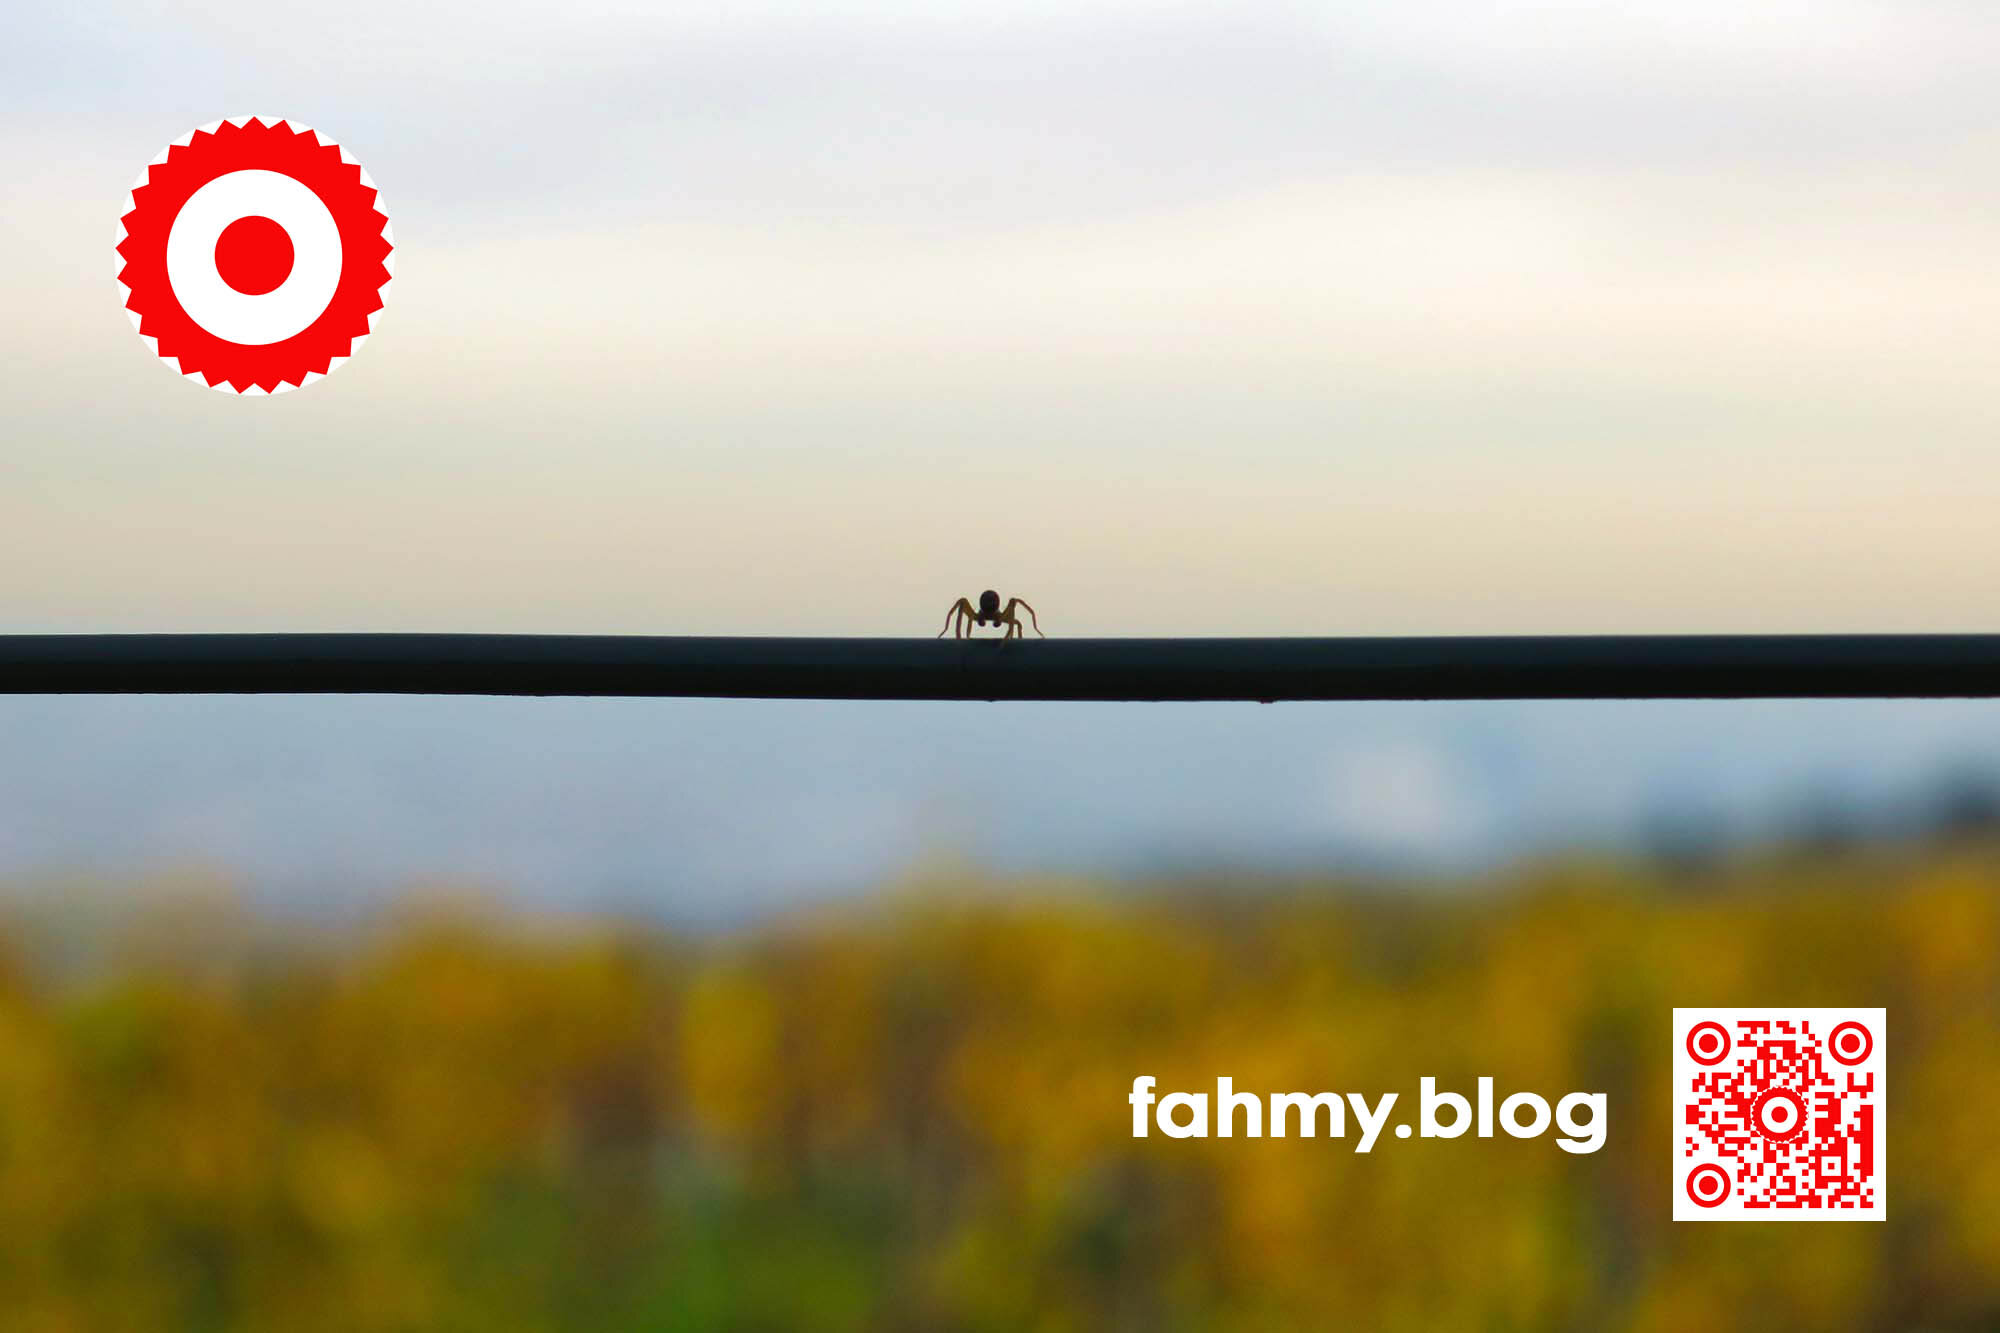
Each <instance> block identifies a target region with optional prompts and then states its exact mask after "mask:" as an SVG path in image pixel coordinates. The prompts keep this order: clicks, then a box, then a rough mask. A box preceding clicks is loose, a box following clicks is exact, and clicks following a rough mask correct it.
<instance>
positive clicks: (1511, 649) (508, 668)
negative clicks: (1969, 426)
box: [0, 634, 2000, 702]
mask: <svg viewBox="0 0 2000 1333" xmlns="http://www.w3.org/2000/svg"><path fill="white" fill-rule="evenodd" d="M0 693H5V694H274V693H275V694H495V695H626V696H706V697H717V698H760V699H985V700H1064V699H1077V700H1184V701H1219V700H1260V701H1263V702H1275V701H1280V700H1307V699H1350V700H1353V699H1612V698H1625V699H1724V698H1738V699H1741V698H1828V697H1834V698H1925V697H1992V696H1996V695H2000V635H1994V634H1860V635H1762V634H1753V635H1728V634H1724V635H1621V636H1574V637H1467V638H1272V639H1048V640H1040V639H1028V640H1006V641H1002V640H990V639H986V640H976V639H968V640H962V641H961V640H943V641H939V640H934V639H851V638H850V639H841V638H814V639H808V638H698V637H645V636H603V635H531V634H130V635H127V634H81V635H75V634H53V635H12V636H0Z"/></svg>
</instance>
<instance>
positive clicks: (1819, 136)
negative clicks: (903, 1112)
mask: <svg viewBox="0 0 2000 1333" xmlns="http://www.w3.org/2000/svg"><path fill="white" fill-rule="evenodd" d="M663 8H665V7H660V6H655V5H651V4H641V3H638V2H637V0H632V2H631V3H624V4H612V5H593V4H589V3H581V4H568V3H566V4H563V5H560V6H557V5H550V6H522V5H508V4H494V3H479V4H470V3H465V4H459V3H444V4H425V5H404V4H391V3H387V2H386V0H380V2H378V0H362V2H361V3H358V4H352V5H346V6H340V7H322V6H282V7H276V8H275V10H274V8H273V7H268V6H266V7H253V6H248V5H234V4H228V5H225V4H191V5H159V4H95V5H93V4H78V5H60V6H58V5H38V6H34V7H32V8H31V9H29V10H27V11H25V12H23V13H21V14H18V15H16V16H14V17H13V18H12V19H11V20H10V23H9V40H8V41H7V42H6V43H5V44H4V50H0V160H4V161H5V163H6V165H7V167H8V170H7V172H6V175H5V178H4V179H5V182H6V183H5V186H4V189H5V191H6V199H5V203H6V206H5V209H4V218H0V227H4V240H5V247H4V251H3V252H0V279H4V282H5V284H6V285H5V290H4V298H5V302H6V305H7V309H8V318H7V319H6V320H5V321H4V326H0V376H3V377H4V378H0V386H4V388H0V394H4V397H0V410H4V414H5V416H4V420H5V423H6V432H5V433H6V435H7V445H6V448H5V450H4V451H3V452H0V620H4V621H5V622H7V624H8V625H9V626H10V627H13V628H29V627H74V628H104V629H124V628H164V627H185V628H205V629H223V628H250V627H259V628H262V627H282V626H310V627H354V628H361V627H382V628H403V627H435V628H486V627H491V628H506V629H532V628H546V629H586V628H587V629H601V630H614V631H628V630H631V631H640V630H655V631H664V632H674V631H685V632H749V633H757V632H772V633H784V632H853V633H864V634H902V633H915V632H926V631H927V629H929V628H934V622H940V621H941V619H942V615H943V612H944V608H945V606H946V605H947V604H948V603H949V602H950V600H951V599H952V598H953V597H955V596H957V595H958V594H959V593H961V592H976V591H977V590H978V589H979V588H981V587H985V586H988V585H995V586H999V587H1000V588H1001V589H1002V591H1003V592H1008V593H1020V594H1023V595H1026V596H1028V597H1030V598H1031V599H1032V600H1034V601H1035V603H1036V605H1037V606H1038V607H1039V608H1040V609H1041V611H1042V612H1043V617H1044V623H1045V625H1046V627H1047V628H1048V629H1049V630H1050V631H1051V632H1052V633H1063V634H1084V633H1126V632H1139V631H1151V632H1162V633H1177V634H1203V633H1227V632H1268V633H1281V632H1340V631H1357V632H1374V631H1396V630H1418V629H1421V630H1435V631H1444V632H1450V631H1456V630H1480V631H1492V630H1511V629H1519V630H1554V631H1568V630H1599V629H1601V630H1614V629H1616V630H1627V629H1663V630H1664V629H1681V630H1699V629H1718V630H1720V629H1745V628H1755V627H1765V626H1768V627H1771V628H1784V629H1798V628H1827V629H1859V628H1865V627H1875V628H1884V629H1891V628H1974V627H1980V628H1983V627H1988V626H1990V625H1992V624H1993V623H1994V621H1993V608H1994V607H1995V606H1996V604H2000V574H1996V561H1995V559H1994V555H1995V544H1994V542H1993V539H1992V537H1991V532H1992V523H1991V515H1992V514H1993V513H1994V512H1995V507H1996V504H2000V452H1996V450H1995V449H1994V447H1993V445H1994V440H1995V438H1996V427H2000V401H1997V400H1996V396H1995V394H1994V393H1993V392H1992V383H1993V364H1992V358H1993V349H1994V348H1995V347H1996V346H2000V286H1996V284H1995V283H1994V281H1993V275H1994V273H1995V272H1996V271H2000V151H1996V150H2000V128H1996V127H2000V80H1996V79H1994V78H1993V77H1992V71H1993V70H1994V69H1995V68H2000V23H1996V22H1995V20H1993V18H1992V17H1991V15H1990V13H1989V12H1988V11H1986V10H1985V9H1984V8H1983V7H1982V6H1980V5H1976V4H1972V3H1909V2H1908V0H1902V2H1899V3H1896V4H1879V5H1877V4H1858V3H1845V4H1842V3H1814V4H1811V5H1807V4H1804V3H1786V4H1768V3H1757V2H1756V0H1747V2H1746V0H1732V2H1730V3H1721V2H1720V0H1716V2H1710V0H1677V2H1676V3H1665V2H1664V0H1663V2H1662V3H1657V4H1655V3H1639V4H1621V5H1616V6H1602V5H1592V4H1582V3H1578V4H1544V5H1533V6H1527V5H1514V6H1509V5H1493V4H1490V3H1487V4H1474V3H1466V4H1457V3H1452V4H1435V3H1434V4H1425V3H1398V4H1393V5H1392V4H1374V5H1321V6H1293V5H1272V4H1241V3H1235V4H1229V5H1221V4H1215V5H1165V6H1162V5H1123V4H1091V3H1083V4H1076V3H1065V4H1054V3H1049V4H1035V3H1030V4H1025V5H1024V4H1010V5H993V6H989V5H966V4H959V5H954V6H945V7H940V6H934V5H918V4H915V3H910V4H886V5H885V4H859V3H844V4H843V3H837V4H832V5H820V6H812V7H805V6H792V5H777V4H758V3H751V4H728V5H721V4H717V5H705V6H698V7H686V8H683V9H681V10H679V11H671V10H669V12H665V13H662V12H659V11H660V10H661V9H663ZM249 113H264V114H272V115H286V116H291V117H294V118H296V119H298V120H301V121H304V122H306V123H308V124H312V125H314V126H316V127H319V128H322V129H324V130H326V131H327V132H328V133H329V134H330V135H333V136H334V137H336V138H338V139H340V140H341V141H342V142H343V143H344V144H345V145H347V146H348V147H349V148H350V149H351V151H353V152H354V153H355V154H356V155H357V156H359V158H360V159H361V161H362V162H363V163H364V165H366V166H367V167H368V169H369V170H370V172H371V173H372V174H373V176H374V177H375V179H376V180H377V182H378V183H379V184H380V185H381V187H382V189H383V192H384V199H385V201H386V203H387V205H388V209H389V212H390V214H391V216H392V218H393V221H394V225H395V229H396V239H397V242H398V269H397V282H396V284H395V286H394V287H393V289H392V291H391V294H390V299H389V307H388V310H387V312H386V314H385V316H384V318H383V321H382V324H381V331H380V333H379V334H378V336H377V337H376V338H375V339H374V340H373V341H372V342H370V343H369V345H368V346H367V347H365V348H364V349H363V351H362V353H361V355H360V356H359V357H357V358H356V359H355V360H354V361H353V362H352V363H351V364H349V365H348V366H346V367H345V368H343V369H342V370H341V371H340V372H339V373H338V374H337V375H336V376H334V377H333V378H332V379H331V380H329V381H328V382H326V383H324V384H320V385H316V386H314V387H313V388H312V389H311V391H309V392H302V393H297V394H292V395H287V396H286V397H284V398H283V399H280V400H276V401H270V402H257V401H250V402H244V401H236V400H234V399H232V398H231V397H229V396H225V395H221V394H215V393H209V392H196V391H195V386H193V385H190V384H185V383H181V382H178V381H176V380H175V379H174V378H173V377H172V376H171V374H170V373H169V372H168V371H167V370H166V368H165V367H164V366H163V365H161V364H159V363H158V362H156V361H154V360H153V359H151V358H150V357H149V356H148V354H147V353H146V351H145V349H144V347H143V345H142V344H141V343H139V341H138V339H136V338H135V337H134V336H133V334H132V331H131V329H130V327H129V325H128V324H127V323H126V321H125V320H124V318H123V317H122V315H121V314H120V313H119V311H118V309H117V296H116V289H115V287H114V286H113V285H112V284H111V282H110V280H109V277H110V273H111V270H112V267H113V265H112V260H111V257H110V247H111V243H112V240H113V238H114V237H115V235H116V220H117V214H118V212H119V210H120V209H121V208H122V205H123V192H124V190H125V188H126V187H127V186H128V185H129V183H130V182H131V180H132V177H133V176H134V175H135V174H136V173H137V172H138V171H139V170H140V169H141V168H142V167H143V165H144V164H145V162H146V161H147V160H148V159H149V158H150V157H152V156H153V155H154V154H155V153H157V152H158V151H159V150H160V148H161V147H163V146H164V145H165V144H166V143H167V142H168V141H169V140H171V139H173V138H176V137H178V136H180V135H182V134H185V133H186V132H187V131H188V130H189V129H191V128H193V127H194V126H195V125H197V124H201V123H204V122H207V121H210V120H213V119H216V118H218V117H220V116H225V115H234V114H249Z"/></svg>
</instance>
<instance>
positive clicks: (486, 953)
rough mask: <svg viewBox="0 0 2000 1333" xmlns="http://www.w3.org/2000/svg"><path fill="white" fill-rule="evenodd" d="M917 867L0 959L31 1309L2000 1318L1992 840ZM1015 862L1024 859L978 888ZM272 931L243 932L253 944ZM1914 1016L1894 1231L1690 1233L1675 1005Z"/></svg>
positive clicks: (1432, 1321) (378, 1326)
mask: <svg viewBox="0 0 2000 1333" xmlns="http://www.w3.org/2000/svg"><path fill="white" fill-rule="evenodd" d="M963 887H964V886H959V887H958V889H957V890H954V889H952V888H951V887H950V886H941V885H940V886H932V888H931V889H930V890H929V891H925V892H908V893H902V894H899V895H896V896H894V897H893V898H886V899H883V900H879V901H876V902H873V903H871V904H868V905H866V906H864V907H860V908H855V909H852V910H848V911H844V912H841V913H837V914H833V915H827V916H821V917H815V918H811V919H805V920H793V921H784V922H777V923H772V924H770V925H767V926H764V927H761V928H758V929H756V930H753V931H750V932H747V933H745V934H742V935H739V936H730V937H723V938H704V939H699V940H696V939H676V938H672V937H668V936H664V935H661V934H658V933H657V932H650V931H644V930H640V929H637V928H631V927H627V928H623V929H621V928H618V927H615V926H613V925H609V924H606V925H601V926H594V927H593V926H588V925H581V926H580V925H576V924H574V923H571V924H567V925H563V926H560V927H550V926H547V925H544V926H540V927H533V928H530V927H528V926H525V925H523V924H521V923H518V922H509V921H506V920H503V919H498V918H495V917H481V916H479V915H478V914H476V913H473V914H465V915H462V916H459V917H444V918H437V917H432V918H427V919H422V920H414V921H404V922H401V923H397V924H390V925H387V926H383V927H381V928H379V929H377V930H374V931H371V932H369V933H367V934H365V935H355V936H351V937H346V938H343V939H340V940H337V941H328V940H305V941H298V940H293V941H287V940H286V939H285V938H284V936H283V935H282V934H279V935H277V936H259V935H258V933H257V932H256V931H255V930H254V929H253V928H252V925H251V924H247V923H246V922H245V921H243V920H241V919H238V918H237V917H235V916H234V915H233V914H231V913H228V912H215V911H209V912H205V913H181V914H174V913H165V914H159V913H155V914H151V915H140V916H139V917H137V918H135V919H134V920H133V921H132V922H130V923H129V924H128V925H127V926H126V927H125V928H124V929H122V930H121V931H120V932H119V939H120V942H121V943H120V952H119V953H118V954H117V955H116V956H115V958H114V960H113V961H111V962H109V963H104V964H100V965H95V966H92V967H88V968H81V969H77V968H64V969H51V968H49V967H47V966H45V965H43V963H44V956H43V952H42V949H41V942H42V941H43V940H44V939H45V935H39V934H37V932H36V931H35V930H34V929H31V928H30V927H29V926H28V925H25V924H21V925H17V927H16V928H13V929H11V930H10V933H9V937H10V938H11V939H12V940H13V941H14V946H15V947H14V948H13V950H12V953H11V955H10V960H9V961H8V962H7V963H6V964H5V965H4V966H0V1311H3V1312H4V1314H0V1326H4V1328H6V1329H7V1330H10V1331H17V1333H76V1331H81V1330H99V1329H104V1330H153V1329H173V1330H183V1329H184V1330H217V1331H220V1330H231V1331H234V1330H280V1329H281V1330H287V1333H321V1331H324V1333H365V1331H369V1330H406V1329H407V1330H415V1329H426V1330H431V1329H438V1330H464V1331H465V1333H475V1331H476V1333H508V1331H510V1330H519V1331H521V1333H530V1331H532V1333H558V1331H560V1330H571V1329H577V1330H582V1329H590V1330H602V1329H633V1330H640V1329H644V1330H678V1329H742V1330H752V1329H805V1328H810V1329H835V1330H841V1329H855V1330H860V1329H871V1330H872V1329H885V1330H902V1329H907V1330H989V1329H990V1330H1001V1329H1007V1330H1013V1329H1038V1330H1049V1331H1050V1333H1056V1331H1063V1333H1070V1331H1074V1333H1095V1331H1099V1330H1124V1329H1130V1330H1146V1331H1147V1333H1163V1331H1171V1330H1179V1329H1210V1328H1227V1329H1253V1330H1254V1329H1296V1328H1334V1327H1362V1328H1370V1329H1389V1330H1393V1329H1438V1328H1451V1329H1458V1328H1465V1329H1513V1328H1523V1329H1525V1328H1578V1329H1613V1328H1617V1329H1643V1330H1661V1331H1663V1333H1664V1331H1666V1330H1689V1329H1714V1330H1724V1329H1764V1328H1776V1327H1783V1328H1799V1329H1816V1328H1825V1329H1889V1328H1912V1329H1915V1328H1931V1329H1947V1328H1966V1329H1971V1328H1993V1327H1996V1326H2000V1154H1996V1153H1995V1151H1994V1146H1995V1135H1996V1113H2000V968H1996V964H2000V862H1996V861H1994V860H1993V859H1992V858H1990V857H1986V856H1982V855H1980V854H1978V853H1977V852H1976V850H1975V851H1966V850H1964V849H1962V848H1961V849H1958V850H1954V851H1949V852H1942V851H1941V852H1934V853H1916V852H1908V851H1904V852H1899V853H1887V852H1869V851H1867V850H1865V849H1863V850H1861V851H1849V852H1844V853H1842V854H1841V855H1840V856H1839V857H1837V858H1817V859H1800V858H1794V859H1792V860H1784V859H1778V858H1772V859H1767V860H1766V861H1764V862H1763V863H1760V864H1750V865H1741V866H1737V867H1734V868H1731V869H1727V870H1725V871H1721V872H1717V873H1714V874H1709V875H1706V876H1704V877H1702V878H1700V879H1698V880H1689V879H1687V878H1686V877H1680V878H1671V877H1664V876H1663V875H1660V874H1655V873H1653V872H1649V871H1647V870H1645V869H1643V868H1636V867H1631V866H1620V865H1613V864H1582V863H1572V864H1564V865H1551V866H1545V867H1541V868H1536V869H1524V870H1519V871H1516V872H1512V873H1509V874H1507V875H1504V876H1500V877H1497V878H1496V879H1494V880H1493V881H1492V882H1483V881H1482V882H1478V883H1469V884H1463V885H1446V886H1435V887H1429V888H1426V889H1425V890H1423V891H1421V892H1419V891H1406V892H1400V893H1386V892H1383V893H1374V894H1370V893H1366V892H1358V891H1354V890H1351V889H1349V888H1344V887H1343V886H1340V885H1336V884H1331V883H1314V884H1297V885H1291V886H1286V887H1284V888H1273V887H1271V886H1269V885H1264V886H1261V887H1259V886H1251V885H1248V884H1231V883H1230V882H1228V880H1227V878H1226V877H1218V878H1216V879H1215V881H1214V882H1212V883H1210V884H1207V885H1205V886H1201V887H1199V888H1193V887H1189V886H1185V885H1182V886H1162V887H1156V888H1155V889H1152V890H1149V891H1130V890H1129V889H1121V891H1120V892H1119V893H1117V894H1116V895H1112V894H1109V893H1108V892H1104V891H1100V890H1098V889H1096V888H1094V887H1093V886H1090V885H1087V884H1081V883H1077V884H1064V883H1038V884H1033V885H1009V886H1005V888H1006V891H1005V892H1004V893H998V892H986V893H977V892H965V891H963ZM988 887H989V888H991V887H993V886H988ZM246 941H249V942H247V943H246ZM1732 1003H1735V1004H1745V1005H1776V1004H1799V1005H1840V1004H1856V1005H1886V1006H1887V1008H1888V1011H1889V1037H1888V1042H1889V1044H1888V1060H1889V1079H1890V1081H1889V1096H1890V1116H1889V1135H1890V1142H1889V1153H1888V1167H1889V1187H1888V1196H1887V1197H1888V1211H1889V1218H1890V1220H1889V1221H1887V1222H1886V1223H1881V1224H1869V1223H1847V1224H1836V1223H1822V1224H1807V1223H1750V1224H1681V1225H1676V1224H1675V1223H1673V1222H1672V1221H1670V1220H1669V1217H1670V1207H1669V1196H1668V1189H1669V1169H1670V1168H1669V1154H1670V1147H1669V1142H1670V1140H1669V1128H1668V1117H1669V1101H1670V1095H1671V1094H1670V1089H1669V1073H1670V1066H1669V1054H1670V1052H1669V1041H1670V1033H1669V1022H1670V1010H1671V1009H1672V1008H1673V1007H1674V1006H1675V1005H1696V1004H1716V1005H1724V1004H1732ZM1141 1073H1145V1074H1152V1075H1154V1076H1156V1077H1157V1078H1158V1079H1159V1080H1160V1085H1161V1087H1162V1089H1175V1088H1179V1089H1186V1090H1202V1089H1212V1086H1213V1081H1214V1079H1215V1077H1216V1075H1218V1074H1225V1073H1226V1074H1229V1075H1231V1076H1233V1077H1234V1078H1235V1080H1236V1083H1237V1086H1238V1087H1239V1088H1243V1089H1250V1090H1258V1091H1273V1090H1309V1091H1318V1090H1324V1089H1342V1090H1357V1091H1362V1092H1366V1093H1369V1094H1371V1095H1374V1094H1379V1093H1381V1092H1388V1091H1393V1092H1396V1093H1398V1094H1399V1096H1400V1097H1402V1098H1403V1099H1405V1101H1406V1102H1407V1101H1408V1100H1410V1099H1413V1098H1414V1097H1415V1093H1416V1087H1417V1081H1418V1079H1419V1078H1420V1077H1421V1076H1423V1075H1427V1074H1428V1075H1434V1076H1436V1077H1437V1078H1438V1079H1439V1081H1440V1086H1441V1087H1444V1088H1447V1089H1455V1090H1458V1091H1463V1092H1470V1091H1472V1089H1473V1085H1474V1080H1475V1079H1476V1078H1477V1077H1478V1076H1479V1075H1482V1074H1491V1075H1493V1076H1495V1077H1496V1079H1497V1080H1498V1083H1499V1087H1500V1090H1501V1092H1502V1094H1503V1095H1504V1094H1505V1093H1506V1092H1510V1091H1522V1090H1527V1091H1537V1092H1540V1093H1542V1094H1543V1095H1544V1096H1546V1097H1548V1098H1549V1099H1550V1100H1551V1101H1553V1100H1554V1098H1555V1097H1556V1096H1558V1095H1560V1094H1562V1093H1564V1092H1568V1091H1572V1090H1580V1091H1602V1092H1605V1093H1608V1094H1609V1099H1610V1105H1609V1120H1610V1134H1609V1139H1608V1142H1607V1143H1606V1145H1605V1147H1604V1149H1603V1150H1602V1151H1600V1152H1599V1153H1597V1154H1595V1155H1593V1156H1572V1155H1569V1154H1566V1153H1563V1152H1560V1151H1559V1150H1558V1149H1557V1148H1556V1146H1555V1144H1554V1141H1553V1136H1550V1137H1545V1138H1542V1139H1539V1140H1526V1141H1515V1140H1512V1139H1508V1138H1504V1137H1502V1138H1497V1139H1494V1140H1489V1141H1481V1140H1477V1139H1474V1138H1471V1137H1467V1138H1465V1139H1459V1140H1451V1141H1430V1142H1426V1141H1421V1140H1412V1141H1404V1142H1399V1141H1396V1140H1394V1139H1393V1138H1390V1137H1389V1136H1386V1135H1385V1136H1384V1138H1383V1140H1382V1142H1381V1143H1380V1144H1379V1145H1378V1146H1377V1148H1376V1150H1375V1151H1374V1152H1373V1153H1371V1154H1369V1155H1366V1156H1362V1155H1358V1154H1356V1153H1354V1152H1353V1151H1352V1141H1351V1140H1348V1141H1340V1140H1324V1139H1321V1140H1300V1139H1291V1140H1282V1141H1280V1140H1268V1139H1267V1140H1242V1139H1237V1140H1233V1141H1216V1140H1207V1141H1195V1140H1184V1141H1176V1140H1167V1139H1163V1138H1160V1137H1159V1136H1157V1135H1155V1136H1154V1137H1152V1138H1149V1139H1146V1140H1134V1139H1133V1138H1131V1137H1130V1114H1129V1109H1128V1107H1127V1105H1126V1101H1125V1096H1126V1093H1127V1091H1128V1089H1129V1087H1130V1083H1131V1080H1132V1078H1133V1076H1134V1075H1135V1074H1141Z"/></svg>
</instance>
